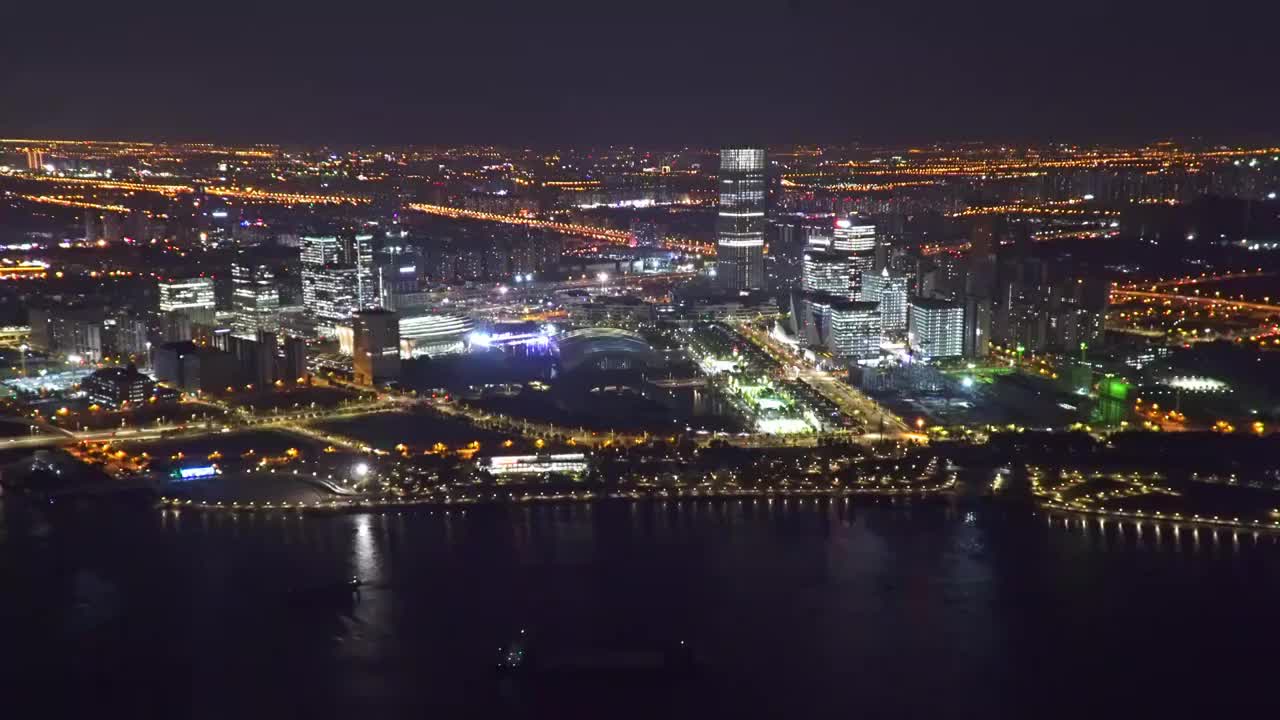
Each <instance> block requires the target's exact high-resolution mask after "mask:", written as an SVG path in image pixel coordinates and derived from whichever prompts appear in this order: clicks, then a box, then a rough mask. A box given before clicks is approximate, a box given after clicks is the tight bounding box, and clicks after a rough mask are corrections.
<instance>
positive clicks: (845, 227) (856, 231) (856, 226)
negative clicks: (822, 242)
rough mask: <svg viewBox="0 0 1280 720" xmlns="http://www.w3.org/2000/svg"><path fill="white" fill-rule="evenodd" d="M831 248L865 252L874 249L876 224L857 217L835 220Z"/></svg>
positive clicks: (842, 250) (841, 250) (850, 251)
mask: <svg viewBox="0 0 1280 720" xmlns="http://www.w3.org/2000/svg"><path fill="white" fill-rule="evenodd" d="M831 249H832V250H837V251H839V252H849V253H853V252H866V251H868V250H875V249H876V226H875V225H874V224H872V223H869V222H866V221H864V220H861V219H859V218H840V219H838V220H836V226H835V229H834V230H833V231H832V234H831Z"/></svg>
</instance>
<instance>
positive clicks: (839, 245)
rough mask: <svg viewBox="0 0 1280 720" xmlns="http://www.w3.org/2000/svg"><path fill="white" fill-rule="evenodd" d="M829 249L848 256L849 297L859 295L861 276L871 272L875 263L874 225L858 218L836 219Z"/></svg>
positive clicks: (860, 291)
mask: <svg viewBox="0 0 1280 720" xmlns="http://www.w3.org/2000/svg"><path fill="white" fill-rule="evenodd" d="M831 250H832V252H838V253H843V254H845V255H846V256H847V257H848V258H849V271H850V280H849V283H850V297H860V296H861V294H862V278H863V276H864V275H869V274H871V272H872V271H873V269H874V268H875V264H876V226H875V225H873V224H871V223H868V222H865V221H863V220H859V219H858V218H840V219H838V220H836V225H835V229H834V231H833V233H832V237H831Z"/></svg>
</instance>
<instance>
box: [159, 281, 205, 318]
mask: <svg viewBox="0 0 1280 720" xmlns="http://www.w3.org/2000/svg"><path fill="white" fill-rule="evenodd" d="M156 287H157V289H158V290H159V296H160V312H161V314H167V313H172V312H180V313H183V314H184V315H186V316H187V317H189V318H191V321H192V322H196V323H200V324H201V325H212V324H213V319H214V313H215V311H216V302H215V298H214V292H213V278H211V277H191V278H160V279H159V280H157V281H156Z"/></svg>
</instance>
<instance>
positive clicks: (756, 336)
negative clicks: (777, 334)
mask: <svg viewBox="0 0 1280 720" xmlns="http://www.w3.org/2000/svg"><path fill="white" fill-rule="evenodd" d="M733 327H734V329H735V330H737V331H738V332H739V333H740V334H741V335H742V336H743V337H745V338H747V339H748V340H750V341H751V342H752V343H753V344H754V345H756V346H757V347H759V348H760V349H761V350H764V351H765V352H766V353H768V354H769V355H770V356H771V357H772V358H773V359H774V360H775V361H776V362H778V363H779V364H780V365H782V366H783V367H786V368H787V369H789V370H791V371H793V372H795V374H796V376H797V377H799V378H800V380H801V381H803V382H804V383H805V384H806V385H808V386H809V387H811V388H813V389H814V390H816V391H817V392H818V394H819V395H821V396H822V397H824V398H826V399H827V400H828V401H830V402H831V403H833V404H835V406H836V407H838V408H840V411H841V412H842V413H844V414H845V415H846V416H848V417H851V418H855V419H856V420H858V421H859V422H860V423H862V424H863V425H864V427H866V428H867V429H870V428H871V427H872V426H883V432H881V431H877V432H874V433H873V432H867V433H864V434H862V435H858V436H857V437H859V438H860V439H863V440H867V441H872V442H875V441H879V440H882V439H891V438H903V439H908V440H914V441H921V440H923V439H924V436H923V435H920V434H917V433H912V432H910V430H909V429H908V427H907V424H906V422H904V421H903V420H902V418H900V417H898V416H897V415H894V414H893V413H891V412H889V411H888V410H887V409H886V408H884V407H883V406H881V405H880V404H879V403H877V402H876V401H874V400H872V399H871V398H869V397H867V396H866V395H864V394H862V393H860V392H858V391H857V390H855V389H853V388H852V387H850V386H849V384H848V383H845V382H842V381H841V380H839V379H838V378H835V377H832V376H831V374H830V373H828V372H825V371H822V370H818V369H816V368H811V367H809V366H808V365H806V364H804V363H803V362H802V361H800V360H799V359H797V358H796V357H795V356H794V355H792V354H791V353H790V352H789V350H788V348H787V347H786V346H784V345H782V343H780V342H778V341H777V340H775V339H774V338H773V337H772V336H770V335H769V333H767V332H764V331H762V330H760V329H758V328H756V327H753V326H751V325H750V324H748V323H740V324H737V325H734V326H733Z"/></svg>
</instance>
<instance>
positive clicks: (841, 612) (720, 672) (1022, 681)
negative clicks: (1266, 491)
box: [0, 500, 1280, 718]
mask: <svg viewBox="0 0 1280 720" xmlns="http://www.w3.org/2000/svg"><path fill="white" fill-rule="evenodd" d="M9 504H10V507H9V508H8V509H7V510H8V511H7V512H6V514H5V518H6V524H5V525H4V527H3V536H0V573H2V575H0V580H2V581H3V593H4V598H3V601H2V603H3V604H2V605H0V607H3V608H4V615H3V622H4V636H5V647H6V650H5V653H4V656H5V661H4V662H5V667H4V671H5V677H6V678H7V680H8V681H16V682H15V684H14V685H13V686H12V687H13V688H14V691H12V692H10V693H8V694H7V696H6V700H7V701H8V703H7V706H8V707H14V706H15V705H16V703H18V702H19V700H18V698H21V702H24V703H25V702H31V701H32V700H34V699H36V698H39V702H40V705H39V707H40V708H41V710H43V711H46V712H47V713H48V715H46V716H67V715H71V714H78V715H83V714H85V713H89V712H93V713H95V714H101V713H107V714H105V715H104V716H107V717H127V716H129V715H128V714H127V713H136V715H134V716H147V717H153V716H165V717H202V718H204V717H207V718H223V717H263V716H273V717H301V716H322V717H334V716H344V717H353V718H382V717H493V716H499V717H535V716H536V717H610V716H623V717H655V718H657V717H688V716H698V717H725V716H737V717H759V716H769V717H784V716H785V717H817V716H837V715H840V716H844V715H850V716H865V717H905V716H910V717H944V716H961V717H979V716H982V717H1032V716H1041V715H1051V716H1076V717H1078V716H1082V715H1086V714H1087V715H1091V716H1101V717H1113V716H1118V715H1126V716H1130V717H1138V718H1145V717H1153V716H1156V715H1165V714H1166V713H1172V714H1175V715H1182V714H1203V716H1206V717H1222V716H1228V715H1229V714H1230V713H1231V712H1233V711H1238V710H1244V709H1248V710H1250V711H1252V712H1254V713H1261V715H1258V716H1268V715H1269V714H1270V712H1269V710H1268V709H1267V708H1268V707H1270V708H1274V707H1275V705H1274V698H1275V687H1276V677H1277V672H1278V670H1280V665H1278V663H1277V661H1276V659H1275V658H1276V657H1278V656H1280V645H1278V644H1277V639H1280V602H1278V601H1280V564H1278V563H1277V561H1278V560H1280V546H1278V545H1277V544H1276V541H1274V540H1272V539H1269V538H1266V537H1263V538H1260V539H1255V538H1254V536H1253V535H1252V534H1251V533H1250V534H1240V535H1235V536H1233V535H1232V533H1230V532H1225V531H1219V532H1218V533H1217V534H1216V536H1215V535H1214V533H1212V532H1209V531H1205V530H1201V531H1199V533H1193V532H1192V531H1190V530H1189V529H1185V528H1184V529H1182V530H1181V531H1179V532H1178V533H1177V534H1176V535H1175V533H1174V532H1173V528H1172V527H1165V528H1162V529H1161V530H1160V532H1159V534H1157V533H1156V529H1155V528H1154V527H1153V526H1151V525H1147V526H1145V527H1143V528H1142V529H1141V533H1140V534H1139V532H1138V530H1137V529H1136V528H1135V527H1134V526H1133V525H1128V526H1124V527H1118V526H1117V525H1116V524H1115V523H1108V524H1107V525H1106V526H1105V527H1101V526H1100V525H1099V523H1098V521H1096V520H1094V521H1091V522H1089V523H1088V524H1087V526H1085V527H1082V523H1080V522H1079V521H1074V522H1073V523H1072V524H1071V525H1070V526H1069V527H1068V526H1067V525H1066V524H1064V522H1063V521H1062V520H1061V519H1057V520H1050V519H1049V518H1048V517H1046V516H1044V515H1041V514H1035V513H1033V512H1031V511H1030V510H1015V509H1013V508H1010V507H1007V506H1001V505H988V504H983V503H975V504H973V505H971V506H969V505H964V506H953V505H946V504H920V503H916V504H914V505H910V504H897V505H893V504H889V503H882V504H876V503H861V504H860V503H856V502H855V503H844V502H839V501H833V502H826V501H814V500H810V501H799V500H795V501H787V502H783V501H775V502H774V503H772V504H768V503H766V502H764V501H760V502H756V503H752V502H751V501H744V502H738V501H699V502H680V503H677V502H670V503H636V504H628V503H621V502H617V503H601V504H596V505H585V504H584V505H565V506H555V507H549V506H542V507H480V508H471V509H468V510H467V511H466V512H465V513H464V512H461V511H458V510H454V511H451V512H448V513H446V512H444V511H442V510H435V511H431V510H417V511H406V512H403V513H387V514H351V515H335V516H307V517H296V516H275V517H266V516H249V515H245V516H238V517H237V516H214V515H206V514H201V513H199V512H183V513H181V514H175V513H173V512H172V511H169V512H162V511H158V510H153V509H150V508H149V507H142V506H140V505H131V504H107V505H102V506H98V507H96V508H94V509H93V511H92V512H91V513H86V512H85V511H83V510H80V511H74V512H72V511H55V512H54V513H53V514H52V515H50V516H48V521H47V522H36V523H32V522H30V521H29V515H28V514H27V513H25V512H22V513H19V512H16V511H15V510H14V509H13V507H12V504H13V503H12V501H10V503H9ZM352 575H358V576H359V577H360V578H362V579H363V580H365V581H366V582H368V583H370V586H369V587H367V588H365V589H364V590H363V591H362V592H361V593H360V596H359V599H358V601H352V602H348V601H346V600H345V599H344V598H342V597H341V595H340V594H339V596H337V597H333V596H327V595H325V594H323V593H320V594H318V595H317V594H313V593H304V594H302V595H300V594H299V593H297V592H293V593H291V592H290V589H298V588H302V589H308V588H318V587H322V586H324V585H326V584H330V583H335V582H340V581H342V580H344V579H346V578H349V577H351V576H352ZM300 598H305V599H300ZM521 626H527V627H530V628H534V629H535V630H536V632H537V633H538V635H539V636H540V637H541V638H544V639H551V640H553V641H554V642H556V643H560V644H563V645H565V646H572V647H578V648H588V647H590V648H637V647H642V646H647V647H653V646H655V645H658V644H663V643H667V642H670V641H672V640H674V639H677V638H679V639H687V640H688V641H689V642H690V643H692V644H693V646H694V647H695V648H696V649H697V651H698V655H699V657H700V659H701V661H702V669H701V670H700V671H698V672H696V673H693V674H690V675H688V676H685V677H682V678H680V679H679V681H678V682H669V681H665V680H663V681H659V680H653V679H649V678H645V679H643V680H640V681H637V682H633V683H628V682H624V681H620V680H618V679H617V678H606V679H601V678H599V677H596V676H594V675H584V676H583V677H581V678H574V677H570V678H568V680H567V681H564V679H561V680H560V681H557V682H556V683H554V684H553V683H550V682H548V683H546V684H545V685H542V684H533V685H528V684H526V685H523V686H515V687H513V686H508V685H504V684H503V683H501V682H499V680H498V677H497V676H496V674H495V672H494V669H493V668H494V660H495V657H496V654H497V649H498V647H499V646H500V645H502V644H504V643H505V642H507V641H508V640H509V639H511V637H512V636H513V633H514V632H515V631H516V629H517V628H519V627H521ZM26 716H27V715H21V714H19V715H13V717H26Z"/></svg>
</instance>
